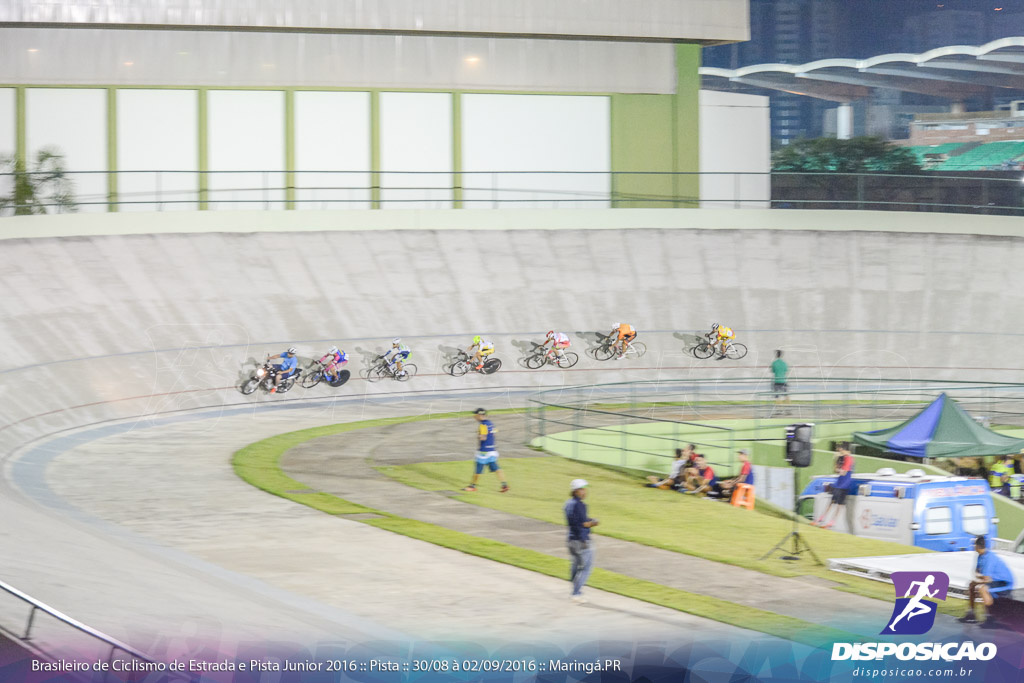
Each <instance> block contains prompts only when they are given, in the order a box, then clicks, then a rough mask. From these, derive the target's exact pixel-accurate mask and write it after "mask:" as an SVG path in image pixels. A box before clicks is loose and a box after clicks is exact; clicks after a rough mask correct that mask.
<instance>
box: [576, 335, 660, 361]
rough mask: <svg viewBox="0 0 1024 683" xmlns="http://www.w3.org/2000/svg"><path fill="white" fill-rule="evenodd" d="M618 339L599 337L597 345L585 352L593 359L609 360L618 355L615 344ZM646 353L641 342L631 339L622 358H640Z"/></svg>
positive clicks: (645, 348)
mask: <svg viewBox="0 0 1024 683" xmlns="http://www.w3.org/2000/svg"><path fill="white" fill-rule="evenodd" d="M618 341H619V340H618V339H617V338H615V337H604V336H602V337H601V341H600V342H599V343H598V345H597V346H595V347H593V348H591V349H587V353H589V354H590V355H591V356H593V357H594V360H611V359H612V358H615V357H616V356H617V355H619V350H618V349H617V348H616V346H615V344H616V342H618ZM645 353H647V346H646V345H645V344H644V343H643V342H638V341H631V342H630V343H629V346H628V347H626V353H625V354H624V355H623V357H624V358H640V357H641V356H643V355H644V354H645Z"/></svg>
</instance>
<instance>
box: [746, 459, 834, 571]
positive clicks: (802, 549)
mask: <svg viewBox="0 0 1024 683" xmlns="http://www.w3.org/2000/svg"><path fill="white" fill-rule="evenodd" d="M797 495H798V494H797V479H796V470H795V469H794V470H793V530H792V531H790V532H789V533H788V534H786V535H785V536H783V537H782V540H781V541H779V542H778V543H776V544H775V547H774V548H772V549H771V550H769V551H768V552H766V553H765V554H764V555H763V556H762V557H760V558H758V559H760V560H766V559H768V558H769V557H771V556H772V554H773V553H775V551H776V550H785V548H784V546H785V545H786V544H787V543H788V542H789V539H793V552H792V554H790V555H783V556H782V557H781V558H779V559H782V560H786V561H788V562H794V561H796V560H799V559H800V553H810V554H811V557H813V558H814V561H815V562H817V563H818V564H824V562H822V561H821V559H820V558H819V557H818V556H817V555H816V554H815V553H814V549H813V548H811V546H810V544H809V543H808V542H807V541H806V540H804V537H803V536H801V535H800V532H799V531H798V530H797V521H796V518H797V513H796V510H797V507H798V497H797Z"/></svg>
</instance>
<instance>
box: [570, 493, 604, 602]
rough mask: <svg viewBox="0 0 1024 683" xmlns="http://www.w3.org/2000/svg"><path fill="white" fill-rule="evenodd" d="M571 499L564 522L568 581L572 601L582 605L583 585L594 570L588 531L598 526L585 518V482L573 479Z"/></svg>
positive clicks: (593, 521) (594, 520)
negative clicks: (565, 523) (566, 533)
mask: <svg viewBox="0 0 1024 683" xmlns="http://www.w3.org/2000/svg"><path fill="white" fill-rule="evenodd" d="M570 486H571V488H572V498H570V499H569V500H568V501H566V503H565V508H564V509H565V521H566V522H567V523H568V524H569V556H570V557H571V558H572V568H571V569H570V570H569V580H570V581H572V600H573V602H575V603H584V602H586V601H587V600H586V598H584V597H583V585H584V584H585V583H586V582H587V579H588V578H590V572H591V571H592V570H593V569H594V549H593V547H592V545H591V542H590V529H591V528H592V527H595V526H597V525H598V521H597V520H596V519H592V518H591V517H588V516H587V505H586V503H584V502H583V499H584V498H586V497H587V482H586V481H585V480H583V479H573V481H572V484H571V485H570Z"/></svg>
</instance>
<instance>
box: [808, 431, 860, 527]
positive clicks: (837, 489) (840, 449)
mask: <svg viewBox="0 0 1024 683" xmlns="http://www.w3.org/2000/svg"><path fill="white" fill-rule="evenodd" d="M835 473H836V474H837V475H839V476H837V477H836V482H835V483H834V484H832V501H831V502H830V503H829V504H828V507H827V508H825V512H823V513H822V514H821V517H819V518H818V519H816V520H815V521H813V522H811V524H812V525H813V526H820V527H821V528H822V529H831V528H832V526H833V525H834V524H835V523H836V520H837V519H839V514H840V512H842V513H845V512H846V496H847V495H849V493H850V486H851V485H852V483H853V455H851V454H850V450H849V448H847V446H846V444H843V445H841V446H837V447H836V463H835ZM833 508H834V509H835V514H834V515H832V521H831V522H826V521H825V520H826V519H828V513H829V512H831V511H832V509H833Z"/></svg>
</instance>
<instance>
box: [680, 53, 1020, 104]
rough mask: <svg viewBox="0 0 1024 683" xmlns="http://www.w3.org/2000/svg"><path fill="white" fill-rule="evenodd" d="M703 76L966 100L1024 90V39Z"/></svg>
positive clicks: (836, 98)
mask: <svg viewBox="0 0 1024 683" xmlns="http://www.w3.org/2000/svg"><path fill="white" fill-rule="evenodd" d="M700 74H701V76H702V78H703V87H705V88H708V89H711V90H734V89H735V84H742V85H745V86H749V87H752V88H762V89H766V90H779V91H783V92H788V93H793V94H796V95H806V96H808V97H815V98H818V99H823V100H830V101H832V102H853V101H854V100H859V99H862V98H865V97H867V96H868V95H870V94H871V89H872V88H892V89H895V90H902V91H905V92H913V93H921V94H924V95H935V96H938V97H946V98H949V99H951V100H954V101H960V100H963V99H964V98H965V97H969V96H971V95H975V94H978V93H982V92H985V91H987V90H988V89H990V88H1013V89H1024V37H1013V38H1000V39H999V40H994V41H992V42H991V43H986V44H984V45H980V46H972V45H950V46H948V47H940V48H936V49H934V50H929V51H927V52H922V53H921V54H909V53H895V54H887V55H879V56H877V57H870V58H868V59H819V60H817V61H814V62H808V63H807V64H755V65H753V66H745V67H741V68H739V69H719V68H715V67H703V68H701V70H700Z"/></svg>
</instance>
